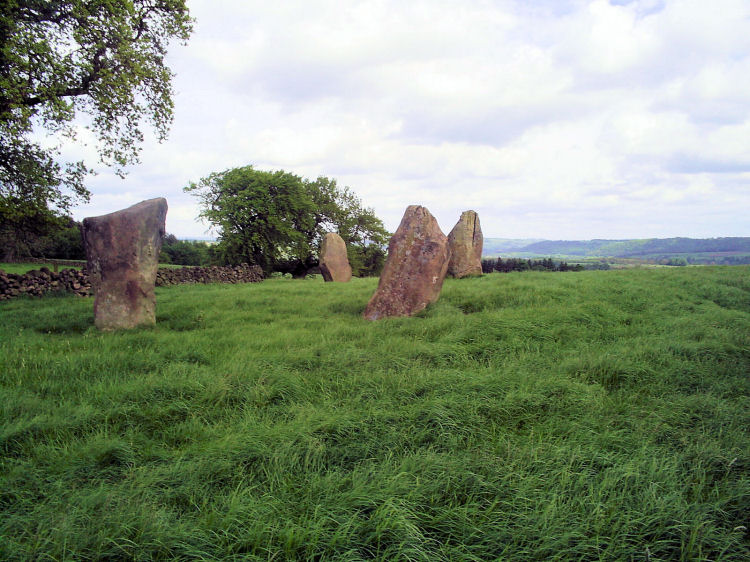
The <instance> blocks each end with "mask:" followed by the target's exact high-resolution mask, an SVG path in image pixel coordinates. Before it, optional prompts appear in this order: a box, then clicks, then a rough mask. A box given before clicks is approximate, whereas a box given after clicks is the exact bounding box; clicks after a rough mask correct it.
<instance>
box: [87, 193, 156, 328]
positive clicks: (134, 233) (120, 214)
mask: <svg viewBox="0 0 750 562" xmlns="http://www.w3.org/2000/svg"><path fill="white" fill-rule="evenodd" d="M166 217H167V200H166V199H164V198H161V197H160V198H157V199H149V200H147V201H141V202H140V203H138V204H136V205H133V206H132V207H128V208H127V209H123V210H121V211H116V212H114V213H110V214H108V215H102V216H99V217H88V218H85V219H83V239H84V244H85V246H86V261H87V264H86V267H87V269H88V272H89V278H90V280H91V286H92V288H93V290H94V323H95V324H96V327H97V328H99V329H100V330H119V329H129V328H135V327H136V326H141V325H149V324H155V323H156V295H155V294H154V284H155V282H156V271H157V269H158V267H159V251H160V250H161V245H162V241H163V239H164V233H165V220H166Z"/></svg>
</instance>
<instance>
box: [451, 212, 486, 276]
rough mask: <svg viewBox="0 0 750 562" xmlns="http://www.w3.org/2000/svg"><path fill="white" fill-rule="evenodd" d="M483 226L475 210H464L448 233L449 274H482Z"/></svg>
mask: <svg viewBox="0 0 750 562" xmlns="http://www.w3.org/2000/svg"><path fill="white" fill-rule="evenodd" d="M483 243H484V237H483V236H482V227H481V226H480V225H479V216H478V215H477V214H476V213H475V212H474V211H464V212H463V213H461V218H460V219H458V222H457V223H456V226H454V227H453V230H451V232H450V234H449V235H448V245H449V246H450V249H451V259H450V262H449V264H448V275H450V276H451V277H468V276H470V275H482V244H483Z"/></svg>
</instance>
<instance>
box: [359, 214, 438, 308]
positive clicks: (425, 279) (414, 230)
mask: <svg viewBox="0 0 750 562" xmlns="http://www.w3.org/2000/svg"><path fill="white" fill-rule="evenodd" d="M449 258H450V250H449V248H448V238H447V237H446V236H445V234H443V232H442V231H441V230H440V227H439V226H438V223H437V221H436V220H435V217H433V216H432V215H431V214H430V211H428V210H427V209H425V208H424V207H422V206H419V205H410V206H409V207H407V209H406V212H405V213H404V217H403V218H402V219H401V224H400V225H399V227H398V230H396V233H395V234H394V235H393V237H392V238H391V240H390V242H389V243H388V259H387V260H386V262H385V266H384V267H383V273H382V274H381V275H380V281H379V283H378V288H377V289H376V291H375V294H374V295H373V296H372V298H371V299H370V302H369V303H367V307H366V308H365V312H364V316H365V318H367V319H368V320H377V319H379V318H384V317H386V316H411V315H412V314H415V313H417V312H419V311H420V310H422V309H423V308H425V307H426V306H427V305H428V304H430V303H432V302H435V301H436V300H437V299H438V297H439V296H440V290H441V289H442V287H443V280H444V279H445V273H446V270H447V269H448V260H449Z"/></svg>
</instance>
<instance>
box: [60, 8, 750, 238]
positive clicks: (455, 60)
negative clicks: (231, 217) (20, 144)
mask: <svg viewBox="0 0 750 562" xmlns="http://www.w3.org/2000/svg"><path fill="white" fill-rule="evenodd" d="M188 6H189V8H190V10H191V14H192V16H193V17H194V18H195V19H196V23H195V31H194V34H193V36H192V37H191V39H190V41H189V42H188V44H187V45H186V46H181V45H178V44H173V45H172V47H171V48H170V53H169V56H168V65H169V66H170V67H171V68H172V70H173V71H174V72H175V73H176V77H175V79H174V88H175V92H176V95H175V98H174V102H175V111H174V123H173V125H172V129H171V133H170V135H169V138H168V140H167V141H165V142H163V143H161V144H159V143H157V142H156V140H155V138H154V137H153V136H148V135H147V139H146V141H145V143H144V145H143V153H142V156H141V163H140V164H139V165H137V166H133V167H131V168H130V169H129V174H128V176H127V177H126V178H125V179H124V180H123V179H120V178H118V177H117V176H116V175H115V174H114V173H113V172H112V171H111V170H107V169H106V168H99V169H98V174H97V175H96V176H95V177H92V178H90V180H89V181H88V182H87V185H88V187H89V189H90V190H91V192H92V194H93V195H92V198H91V202H90V203H89V204H86V205H81V206H79V207H77V208H76V209H75V210H74V216H75V218H77V219H81V218H83V217H86V216H94V215H100V214H104V213H109V212H112V211H116V210H118V209H122V208H124V207H127V206H129V205H131V204H134V203H137V202H138V201H141V200H144V199H149V198H152V197H166V199H167V201H168V204H169V212H168V215H167V231H168V232H171V233H173V234H175V235H177V236H178V237H180V238H198V237H208V236H215V234H216V233H215V231H214V232H212V231H211V230H210V225H208V224H206V223H202V222H201V221H200V220H199V219H198V214H199V212H200V209H199V206H198V201H197V199H196V198H195V197H193V196H191V195H189V194H186V193H184V192H183V191H182V188H183V187H185V186H186V185H188V184H189V183H190V182H191V181H198V180H199V179H200V178H202V177H204V176H207V175H208V174H210V173H212V172H220V171H223V170H227V169H230V168H234V167H238V166H246V165H250V164H251V165H253V166H254V167H255V168H256V169H261V170H285V171H288V172H292V173H295V174H298V175H300V176H303V177H306V178H310V179H314V178H316V177H318V176H321V175H322V176H327V177H330V178H335V179H336V180H337V181H338V183H339V185H345V186H349V187H350V188H351V189H352V190H353V191H354V192H355V193H356V194H357V195H358V196H359V197H360V199H361V200H362V202H363V203H364V205H365V206H367V207H371V208H373V209H374V211H375V213H376V214H377V216H379V217H380V218H381V219H382V220H383V221H384V223H385V226H386V228H387V229H389V230H390V231H395V229H396V228H397V227H398V224H399V222H400V220H401V217H402V215H403V212H404V210H405V209H406V207H407V206H408V205H412V204H419V205H423V206H425V207H427V208H428V209H429V210H430V212H432V214H433V215H435V217H436V218H437V220H438V222H439V224H440V226H441V228H442V230H443V231H444V232H445V233H448V232H449V231H450V230H451V229H452V228H453V226H454V224H455V223H456V222H457V221H458V218H459V216H460V214H461V212H462V211H465V210H468V209H473V210H475V211H477V213H478V214H479V217H480V220H481V225H482V231H483V233H484V236H485V237H502V238H546V239H554V240H559V239H566V240H580V239H592V238H613V239H623V238H652V237H654V238H666V237H673V236H687V237H693V238H704V237H719V236H750V213H749V212H748V209H750V2H748V1H747V0H714V1H712V2H706V1H705V0H674V1H673V0H634V1H627V0H617V1H609V2H608V1H606V0H594V1H575V0H570V1H568V0H538V1H533V0H507V1H492V0H487V1H474V0H460V1H459V0H452V1H443V0H424V1H420V0H406V1H405V0H399V1H391V0H373V1H357V0H351V1H349V2H340V1H324V0H283V1H279V2H268V1H267V0H264V1H255V0H188ZM66 150H67V154H66V155H70V156H71V157H72V158H76V157H77V156H79V155H81V154H83V155H84V156H85V155H86V154H84V153H85V151H86V150H91V149H90V148H88V149H84V148H82V147H79V146H77V147H70V148H69V149H66ZM86 159H87V163H89V164H93V163H94V162H95V160H96V158H95V157H94V156H86Z"/></svg>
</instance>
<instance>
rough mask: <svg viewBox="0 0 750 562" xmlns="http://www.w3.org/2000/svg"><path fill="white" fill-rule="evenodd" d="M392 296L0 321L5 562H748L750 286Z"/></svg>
mask: <svg viewBox="0 0 750 562" xmlns="http://www.w3.org/2000/svg"><path fill="white" fill-rule="evenodd" d="M375 284H376V281H375V280H371V279H366V280H356V279H355V280H353V282H352V283H349V284H325V283H322V282H320V281H292V280H283V279H278V280H270V281H266V282H264V283H261V284H248V285H206V286H203V285H201V286H181V287H169V288H160V289H157V298H158V308H157V322H158V324H157V326H156V327H155V328H152V329H143V330H135V331H131V332H125V333H114V334H102V333H99V332H97V331H96V330H95V329H94V328H93V313H92V302H91V300H86V299H79V298H75V297H47V298H44V299H41V300H31V299H21V300H18V301H8V302H5V303H2V304H0V317H1V318H2V323H0V455H1V460H0V558H2V559H72V558H89V559H102V558H112V559H117V558H123V559H144V560H145V559H175V558H177V559H206V560H208V559H230V560H231V559H238V560H239V559H258V560H268V559H274V560H282V559H300V560H310V559H317V560H347V561H351V560H365V559H377V560H430V561H434V560H493V559H510V560H530V559H563V560H564V559H586V560H591V559H594V560H597V559H601V560H629V559H649V560H667V559H669V560H673V559H678V560H679V559H682V560H697V559H713V560H719V559H721V560H745V559H748V558H750V540H749V537H750V535H749V534H748V529H747V527H748V526H750V524H749V522H750V436H749V435H748V427H750V398H749V396H750V392H749V391H750V268H747V267H734V268H730V267H723V268H722V267H715V268H674V269H664V270H627V271H607V272H583V273H576V274H548V273H533V272H532V273H523V274H503V275H500V274H493V275H489V276H485V277H483V278H479V279H464V280H448V281H446V283H445V286H444V290H443V295H442V297H441V300H440V301H439V302H438V303H437V304H436V305H435V306H433V307H431V308H429V309H428V310H427V311H425V312H424V313H422V314H421V315H419V316H418V317H416V318H399V319H387V320H383V321H379V322H375V323H371V322H367V321H365V320H363V319H362V318H361V312H362V310H363V309H364V306H365V304H366V302H367V299H368V298H369V297H370V295H371V294H372V291H373V290H374V288H375Z"/></svg>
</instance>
